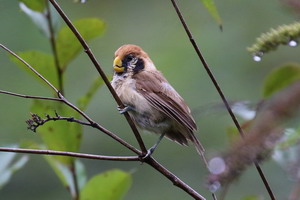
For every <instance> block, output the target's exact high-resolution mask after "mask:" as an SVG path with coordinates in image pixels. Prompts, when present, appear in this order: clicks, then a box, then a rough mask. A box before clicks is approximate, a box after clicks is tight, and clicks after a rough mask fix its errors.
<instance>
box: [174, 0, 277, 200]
mask: <svg viewBox="0 0 300 200" xmlns="http://www.w3.org/2000/svg"><path fill="white" fill-rule="evenodd" d="M171 2H172V5H173V7H174V9H175V11H176V13H177V15H178V17H179V19H180V22H181V23H182V26H183V27H184V30H185V32H186V34H187V35H188V38H189V40H190V42H191V43H192V46H193V47H194V50H195V51H196V53H197V55H198V57H199V59H200V61H201V63H202V64H203V66H204V68H205V70H206V72H207V74H208V76H209V77H210V79H211V81H212V82H213V84H214V86H215V88H216V90H217V92H218V93H219V95H220V97H221V99H222V101H223V103H224V105H225V107H226V109H227V111H228V113H229V115H230V117H231V119H232V121H233V122H234V124H235V126H236V128H237V129H238V131H239V133H240V135H241V136H242V137H243V136H244V132H243V130H242V128H241V126H240V124H239V122H238V120H237V118H236V117H235V115H234V113H233V112H232V109H231V108H230V106H229V103H228V101H227V99H226V97H225V95H224V93H223V92H222V89H221V88H220V86H219V84H218V82H217V80H216V78H215V77H214V75H213V73H212V71H211V70H210V67H209V66H208V64H207V62H206V61H205V59H204V57H203V55H202V53H201V51H200V49H199V47H198V45H197V43H196V41H195V40H194V38H193V35H192V33H191V31H190V30H189V28H188V26H187V24H186V22H185V20H184V18H183V16H182V14H181V12H180V10H179V8H178V6H177V3H176V2H175V0H171ZM254 165H255V167H256V169H257V171H258V173H259V175H260V177H261V179H262V181H263V183H264V185H265V187H266V190H267V191H268V193H269V196H270V197H271V199H272V200H275V199H276V198H275V196H274V194H273V191H272V189H271V187H270V184H269V183H268V181H267V179H266V177H265V175H264V173H263V171H262V169H261V167H260V166H259V164H258V163H257V162H254Z"/></svg>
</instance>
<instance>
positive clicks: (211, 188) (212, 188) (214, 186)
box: [208, 181, 221, 193]
mask: <svg viewBox="0 0 300 200" xmlns="http://www.w3.org/2000/svg"><path fill="white" fill-rule="evenodd" d="M220 187H221V183H220V182H219V181H215V182H214V183H213V184H211V185H210V186H209V187H208V190H209V191H210V192H212V193H215V192H216V191H217V190H218V189H220Z"/></svg>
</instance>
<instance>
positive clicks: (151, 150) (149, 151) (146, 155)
mask: <svg viewBox="0 0 300 200" xmlns="http://www.w3.org/2000/svg"><path fill="white" fill-rule="evenodd" d="M155 148H156V147H154V146H153V147H151V148H150V149H148V150H147V153H146V154H144V155H142V156H141V157H140V158H141V160H146V159H147V158H149V157H150V156H151V155H152V154H153V152H154V150H155Z"/></svg>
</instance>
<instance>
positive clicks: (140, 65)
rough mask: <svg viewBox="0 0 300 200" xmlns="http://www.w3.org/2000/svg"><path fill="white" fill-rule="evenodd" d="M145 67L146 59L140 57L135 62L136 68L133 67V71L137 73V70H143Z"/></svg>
mask: <svg viewBox="0 0 300 200" xmlns="http://www.w3.org/2000/svg"><path fill="white" fill-rule="evenodd" d="M144 68H145V65H144V61H143V60H142V59H140V58H139V59H138V60H137V62H136V64H135V68H134V69H133V71H134V72H135V73H137V72H139V71H141V70H143V69H144Z"/></svg>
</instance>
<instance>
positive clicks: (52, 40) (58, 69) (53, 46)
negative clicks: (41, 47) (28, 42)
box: [46, 1, 64, 94]
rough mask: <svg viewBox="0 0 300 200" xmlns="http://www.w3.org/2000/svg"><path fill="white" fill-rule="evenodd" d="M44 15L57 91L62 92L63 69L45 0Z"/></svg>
mask: <svg viewBox="0 0 300 200" xmlns="http://www.w3.org/2000/svg"><path fill="white" fill-rule="evenodd" d="M46 8H47V11H46V17H47V21H48V28H49V32H50V43H51V49H52V53H53V57H54V63H55V67H56V73H57V78H58V89H59V91H60V92H61V93H62V94H64V87H63V70H62V69H61V66H60V63H59V60H58V54H57V48H56V43H55V34H54V29H53V24H52V17H51V9H50V6H49V2H48V1H47V3H46Z"/></svg>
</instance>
